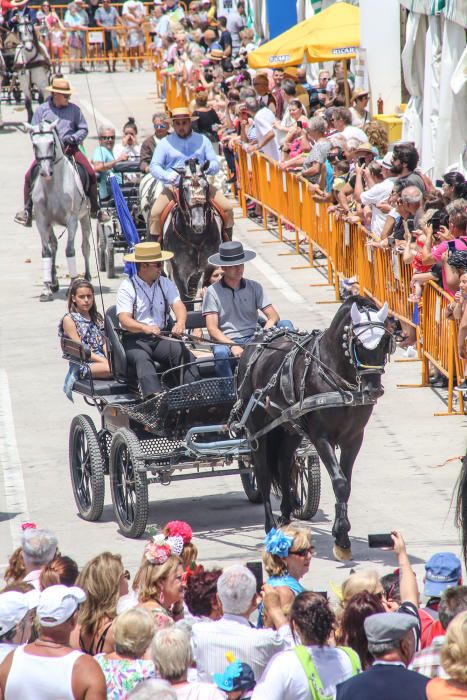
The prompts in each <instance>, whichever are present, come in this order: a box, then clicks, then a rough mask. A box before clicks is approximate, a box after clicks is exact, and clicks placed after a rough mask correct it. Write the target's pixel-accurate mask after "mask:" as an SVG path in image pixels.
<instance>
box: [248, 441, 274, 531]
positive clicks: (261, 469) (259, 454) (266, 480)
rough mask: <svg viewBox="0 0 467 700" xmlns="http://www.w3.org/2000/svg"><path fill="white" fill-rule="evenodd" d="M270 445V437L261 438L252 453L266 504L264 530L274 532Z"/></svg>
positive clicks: (257, 479)
mask: <svg viewBox="0 0 467 700" xmlns="http://www.w3.org/2000/svg"><path fill="white" fill-rule="evenodd" d="M269 444H270V437H269V436H266V437H264V438H260V439H259V440H258V447H257V449H256V450H253V451H252V456H253V464H254V466H255V475H256V482H257V484H258V488H259V490H260V493H261V496H262V499H263V504H264V516H265V521H264V529H265V531H266V532H269V530H272V528H273V527H275V525H276V521H275V520H274V515H273V512H272V506H271V470H270V466H271V465H270V460H269V456H270V455H269Z"/></svg>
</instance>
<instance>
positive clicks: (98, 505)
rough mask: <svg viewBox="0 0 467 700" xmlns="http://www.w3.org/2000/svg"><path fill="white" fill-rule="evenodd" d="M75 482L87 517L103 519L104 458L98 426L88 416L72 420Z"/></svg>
mask: <svg viewBox="0 0 467 700" xmlns="http://www.w3.org/2000/svg"><path fill="white" fill-rule="evenodd" d="M69 462H70V475H71V484H72V487H73V494H74V497H75V501H76V505H77V507H78V511H79V513H80V515H81V517H82V518H83V519H84V520H88V521H91V522H93V521H95V520H99V518H100V517H101V515H102V511H103V509H104V495H105V480H104V470H105V465H104V460H103V458H102V452H101V448H100V445H99V438H98V436H97V431H96V428H95V427H94V423H93V422H92V420H91V418H90V417H89V416H86V415H80V416H75V418H73V420H72V421H71V426H70V438H69Z"/></svg>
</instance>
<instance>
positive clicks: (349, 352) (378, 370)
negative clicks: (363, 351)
mask: <svg viewBox="0 0 467 700" xmlns="http://www.w3.org/2000/svg"><path fill="white" fill-rule="evenodd" d="M367 313H368V312H367ZM372 328H381V329H382V330H383V331H384V333H383V335H382V336H381V340H380V341H379V342H381V341H382V340H383V338H384V337H385V336H389V337H390V339H391V342H390V347H389V350H388V351H387V352H386V353H385V356H384V358H385V359H384V361H383V362H382V363H381V364H380V365H367V364H365V363H363V362H361V361H360V359H359V357H358V354H357V347H356V341H357V342H360V343H361V340H360V336H361V335H362V334H363V333H365V332H366V331H367V330H369V329H372ZM342 338H343V341H344V342H343V343H342V347H343V348H344V349H345V355H346V357H348V358H349V363H350V364H351V365H353V366H354V367H355V371H356V373H357V376H363V375H364V374H383V372H384V368H385V367H386V364H387V362H388V359H389V357H390V355H392V354H393V353H394V352H395V349H396V347H395V346H396V343H395V339H394V334H393V333H392V332H391V331H389V330H388V328H387V327H386V325H385V324H384V323H383V322H381V321H372V320H371V319H370V318H369V316H368V321H362V322H360V323H355V324H354V323H352V322H351V323H350V325H347V326H344V333H343V336H342ZM378 345H379V343H378Z"/></svg>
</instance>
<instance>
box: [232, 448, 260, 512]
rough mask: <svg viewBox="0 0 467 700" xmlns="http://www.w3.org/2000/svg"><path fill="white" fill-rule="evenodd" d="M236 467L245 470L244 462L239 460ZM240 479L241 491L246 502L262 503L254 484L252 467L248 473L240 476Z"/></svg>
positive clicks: (254, 477) (254, 478)
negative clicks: (246, 499)
mask: <svg viewBox="0 0 467 700" xmlns="http://www.w3.org/2000/svg"><path fill="white" fill-rule="evenodd" d="M238 466H239V467H240V469H246V465H245V462H243V461H242V460H240V459H239V460H238ZM240 479H241V480H242V486H243V490H244V491H245V493H246V497H247V498H248V500H249V501H250V502H251V503H262V502H263V499H262V496H261V491H260V490H259V488H258V486H257V483H256V474H255V471H254V467H253V468H252V469H251V470H250V471H249V472H247V473H244V474H240Z"/></svg>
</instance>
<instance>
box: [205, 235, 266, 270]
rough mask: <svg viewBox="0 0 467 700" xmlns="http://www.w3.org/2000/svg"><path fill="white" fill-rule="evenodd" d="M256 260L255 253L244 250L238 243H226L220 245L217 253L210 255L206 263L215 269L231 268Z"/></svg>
mask: <svg viewBox="0 0 467 700" xmlns="http://www.w3.org/2000/svg"><path fill="white" fill-rule="evenodd" d="M253 258H256V253H254V252H253V251H252V250H244V249H243V246H242V244H241V243H240V242H239V241H227V243H221V244H220V246H219V252H218V253H215V254H214V255H211V257H210V258H208V262H209V263H211V265H216V267H232V266H233V265H243V263H246V262H249V261H250V260H253Z"/></svg>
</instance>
